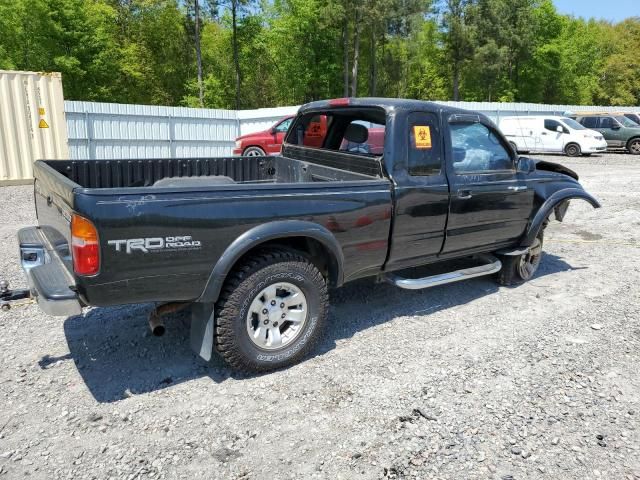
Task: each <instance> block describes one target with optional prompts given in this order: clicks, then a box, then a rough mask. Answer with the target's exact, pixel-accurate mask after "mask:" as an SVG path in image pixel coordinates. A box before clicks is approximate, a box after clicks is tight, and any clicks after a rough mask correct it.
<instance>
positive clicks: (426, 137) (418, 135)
mask: <svg viewBox="0 0 640 480" xmlns="http://www.w3.org/2000/svg"><path fill="white" fill-rule="evenodd" d="M413 137H414V141H415V145H416V148H425V149H427V148H431V129H430V128H429V127H428V126H426V125H415V126H414V127H413Z"/></svg>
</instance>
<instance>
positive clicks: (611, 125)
mask: <svg viewBox="0 0 640 480" xmlns="http://www.w3.org/2000/svg"><path fill="white" fill-rule="evenodd" d="M596 130H598V131H599V132H600V133H602V135H603V136H604V138H606V139H607V144H608V145H609V146H610V147H624V145H625V142H624V135H623V132H622V130H623V128H622V126H621V125H620V124H619V123H618V121H617V120H616V119H615V118H613V117H600V118H599V119H598V128H596Z"/></svg>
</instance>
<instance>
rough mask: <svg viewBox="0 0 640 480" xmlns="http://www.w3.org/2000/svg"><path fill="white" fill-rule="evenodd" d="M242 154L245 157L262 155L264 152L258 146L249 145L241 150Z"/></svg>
mask: <svg viewBox="0 0 640 480" xmlns="http://www.w3.org/2000/svg"><path fill="white" fill-rule="evenodd" d="M242 155H243V156H245V157H264V156H265V155H266V153H264V150H263V149H261V148H260V147H249V148H247V149H245V151H244V152H242Z"/></svg>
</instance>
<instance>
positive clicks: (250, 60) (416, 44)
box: [0, 0, 640, 108]
mask: <svg viewBox="0 0 640 480" xmlns="http://www.w3.org/2000/svg"><path fill="white" fill-rule="evenodd" d="M612 8H615V7H614V6H613V5H612ZM639 51H640V18H638V17H636V18H629V19H627V20H625V21H623V22H619V23H611V22H607V21H600V20H584V19H581V18H574V17H570V16H567V15H562V14H559V13H558V12H557V10H556V9H555V7H554V5H553V3H552V1H551V0H262V1H258V0H183V1H177V0H12V1H5V2H2V3H0V69H17V70H30V71H59V72H62V74H63V85H64V91H65V97H66V98H67V99H73V100H90V101H103V102H118V103H142V104H156V105H176V106H178V105H182V106H192V107H197V106H204V107H208V108H259V107H269V106H277V105H294V104H300V103H304V102H307V101H311V100H315V99H322V98H331V97H341V96H385V97H408V98H418V99H427V100H449V99H452V100H467V101H508V102H511V101H515V102H536V103H568V104H583V105H586V104H594V105H638V104H639V103H640V56H638V52H639Z"/></svg>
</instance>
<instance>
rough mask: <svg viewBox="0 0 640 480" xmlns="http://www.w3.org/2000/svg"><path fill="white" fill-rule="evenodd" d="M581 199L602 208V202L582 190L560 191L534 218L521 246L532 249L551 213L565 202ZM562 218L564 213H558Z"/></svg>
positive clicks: (544, 204) (544, 203) (551, 197)
mask: <svg viewBox="0 0 640 480" xmlns="http://www.w3.org/2000/svg"><path fill="white" fill-rule="evenodd" d="M574 198H575V199H580V200H584V201H586V202H589V203H590V204H591V206H592V207H593V208H600V206H601V205H600V202H598V200H596V199H595V197H593V196H592V195H590V194H588V193H587V192H585V191H584V190H583V189H581V188H563V189H562V190H558V191H557V192H555V193H553V194H552V195H551V196H550V197H549V198H547V199H546V200H545V201H544V202H543V204H542V205H540V208H539V209H538V211H537V213H536V214H535V216H534V217H533V220H532V221H531V223H530V225H529V228H528V229H527V233H526V234H525V236H524V240H523V241H522V243H521V244H520V246H522V247H530V246H531V245H533V242H534V241H535V239H536V237H537V236H538V233H540V229H541V228H542V227H543V225H544V222H545V220H546V219H547V218H549V216H550V215H551V213H552V212H553V211H554V210H555V209H556V208H557V207H559V206H560V205H561V204H562V203H563V202H566V201H568V200H571V199H574ZM558 214H559V216H560V218H559V219H560V220H562V216H564V212H560V211H559V212H558Z"/></svg>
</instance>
